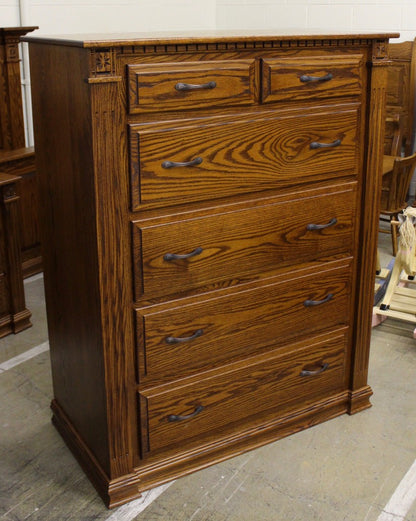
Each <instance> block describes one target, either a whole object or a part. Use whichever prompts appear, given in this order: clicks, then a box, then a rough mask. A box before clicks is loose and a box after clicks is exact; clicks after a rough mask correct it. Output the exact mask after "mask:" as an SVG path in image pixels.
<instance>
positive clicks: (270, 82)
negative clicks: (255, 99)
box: [262, 54, 363, 103]
mask: <svg viewBox="0 0 416 521" xmlns="http://www.w3.org/2000/svg"><path fill="white" fill-rule="evenodd" d="M362 71H363V56H362V55H361V54H357V55H346V56H342V55H340V56H336V55H335V56H327V55H324V56H314V57H310V56H308V57H291V58H276V59H274V58H272V59H266V60H264V61H263V89H262V102H263V103H270V102H275V101H284V100H305V99H321V98H337V97H340V96H358V95H359V94H360V92H361V90H362V86H363V77H362Z"/></svg>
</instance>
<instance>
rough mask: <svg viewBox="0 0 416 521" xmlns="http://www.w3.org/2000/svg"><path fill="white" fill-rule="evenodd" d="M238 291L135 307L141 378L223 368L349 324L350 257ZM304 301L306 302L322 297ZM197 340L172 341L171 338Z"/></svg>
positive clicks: (153, 380) (150, 381) (149, 381)
mask: <svg viewBox="0 0 416 521" xmlns="http://www.w3.org/2000/svg"><path fill="white" fill-rule="evenodd" d="M296 275H297V276H295V275H293V276H288V277H285V278H284V280H281V279H280V281H279V282H274V283H271V282H270V283H268V284H262V285H260V286H258V287H256V288H254V289H250V290H245V291H244V290H242V291H240V292H239V293H236V294H233V295H229V296H222V297H214V298H210V299H207V300H201V301H200V302H198V303H195V304H190V305H184V306H183V305H182V306H178V307H174V305H172V306H171V308H170V309H168V310H160V306H159V307H158V306H156V307H154V308H145V309H143V310H138V311H137V328H138V348H139V349H140V350H141V351H142V357H139V359H141V360H143V367H139V374H140V382H142V385H145V386H149V385H154V384H160V383H163V382H166V381H169V380H176V379H179V378H181V377H183V376H187V375H191V374H193V373H196V372H197V371H203V370H207V369H211V368H213V367H218V366H219V365H221V364H223V363H227V362H229V361H232V360H235V359H237V358H239V357H244V356H248V355H251V354H256V353H261V351H262V350H264V349H265V348H267V347H269V346H270V347H276V346H279V345H284V344H285V343H287V342H288V341H290V340H291V339H293V338H295V337H301V336H305V335H311V334H312V333H313V332H316V331H319V330H325V329H328V330H329V329H332V328H334V327H335V326H337V325H340V324H348V323H349V309H350V306H349V304H350V302H349V299H350V293H351V288H350V287H349V284H350V278H351V263H348V264H345V262H344V263H343V264H342V265H341V266H339V265H338V266H337V267H332V268H331V269H329V268H326V269H325V266H323V267H322V269H321V270H318V269H314V271H313V273H312V274H310V273H309V274H308V275H303V276H299V275H298V274H296ZM328 295H332V296H333V297H332V298H331V300H329V301H328V302H325V303H323V304H322V305H317V306H312V307H305V305H304V302H305V300H308V299H310V300H318V301H320V300H324V299H325V298H327V297H328ZM198 329H202V331H203V334H202V335H201V336H199V337H198V338H195V339H194V340H191V341H188V342H183V343H176V344H169V343H167V341H166V339H167V338H168V337H170V336H173V337H179V338H182V337H189V336H191V335H192V334H194V333H195V331H197V330H198Z"/></svg>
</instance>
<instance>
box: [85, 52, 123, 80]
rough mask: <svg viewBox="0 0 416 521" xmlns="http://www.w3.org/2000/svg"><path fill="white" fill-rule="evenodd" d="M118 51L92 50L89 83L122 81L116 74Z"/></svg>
mask: <svg viewBox="0 0 416 521" xmlns="http://www.w3.org/2000/svg"><path fill="white" fill-rule="evenodd" d="M116 52H117V51H116V49H92V50H91V54H90V76H89V78H88V82H89V83H101V82H111V81H120V79H121V78H120V77H119V76H118V75H117V73H116Z"/></svg>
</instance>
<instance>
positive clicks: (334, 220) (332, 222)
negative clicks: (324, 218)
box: [306, 217, 338, 230]
mask: <svg viewBox="0 0 416 521" xmlns="http://www.w3.org/2000/svg"><path fill="white" fill-rule="evenodd" d="M337 222H338V221H337V218H336V217H333V218H332V219H331V220H330V221H329V222H328V223H326V224H312V223H310V224H308V225H307V226H306V229H307V230H324V229H325V228H329V227H330V226H334V225H335V224H337Z"/></svg>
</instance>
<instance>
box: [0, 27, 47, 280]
mask: <svg viewBox="0 0 416 521" xmlns="http://www.w3.org/2000/svg"><path fill="white" fill-rule="evenodd" d="M34 29H37V27H0V171H1V172H4V173H8V174H10V175H16V176H20V177H21V182H20V183H19V184H18V193H19V196H20V215H21V217H20V218H19V227H20V239H21V247H22V255H21V258H22V263H23V264H22V268H23V275H24V276H25V277H29V276H31V275H34V274H35V273H39V272H40V271H42V258H41V252H40V238H39V236H40V232H39V215H38V214H39V212H38V205H39V201H38V187H37V180H36V170H35V162H34V161H35V160H34V150H33V148H31V147H25V129H24V115H23V101H22V87H21V84H22V79H21V77H20V53H19V42H20V38H21V36H22V35H24V34H26V33H28V32H31V31H33V30H34Z"/></svg>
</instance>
